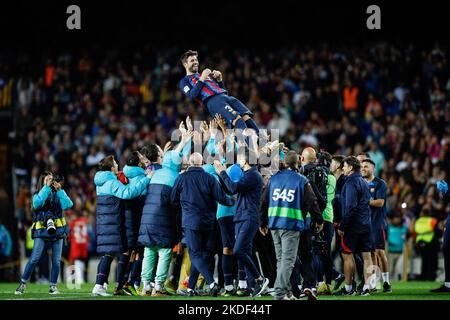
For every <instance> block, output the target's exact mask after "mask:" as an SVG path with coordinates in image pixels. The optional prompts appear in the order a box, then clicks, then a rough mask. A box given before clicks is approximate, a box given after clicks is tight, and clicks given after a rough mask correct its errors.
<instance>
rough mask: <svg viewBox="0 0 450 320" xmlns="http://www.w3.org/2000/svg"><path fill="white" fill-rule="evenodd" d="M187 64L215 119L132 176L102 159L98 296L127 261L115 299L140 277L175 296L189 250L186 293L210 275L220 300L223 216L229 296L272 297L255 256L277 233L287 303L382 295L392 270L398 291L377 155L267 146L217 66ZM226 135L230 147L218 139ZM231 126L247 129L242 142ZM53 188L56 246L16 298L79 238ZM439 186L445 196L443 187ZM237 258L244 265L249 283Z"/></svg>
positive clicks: (193, 60)
mask: <svg viewBox="0 0 450 320" xmlns="http://www.w3.org/2000/svg"><path fill="white" fill-rule="evenodd" d="M181 62H182V64H183V66H184V67H185V69H186V77H185V78H184V79H183V80H182V81H181V82H180V89H181V91H183V92H184V94H185V95H186V96H187V97H188V98H190V99H192V100H194V101H197V102H199V103H200V104H205V105H206V107H207V109H208V111H209V112H210V115H211V116H213V117H214V119H213V120H212V121H211V122H210V125H209V126H208V125H207V124H206V123H205V122H203V123H202V124H201V126H200V131H196V130H194V128H193V126H192V123H191V120H190V119H189V118H187V119H186V127H187V128H186V127H185V125H184V123H183V122H181V124H180V126H179V130H178V131H179V133H180V134H181V140H180V142H179V143H178V144H177V146H176V147H175V148H174V149H172V148H171V147H172V146H171V144H170V143H168V144H167V145H166V146H165V147H164V150H162V148H161V147H159V146H157V145H156V144H152V145H147V146H145V147H143V148H142V149H141V150H140V151H133V152H131V154H130V155H129V157H128V158H127V161H126V166H125V167H124V168H123V171H122V172H119V169H118V164H117V162H116V160H115V158H114V155H109V156H106V157H105V158H103V159H102V160H100V161H99V163H98V171H97V172H96V174H95V177H94V184H95V186H96V196H97V200H96V201H97V202H96V214H97V217H96V218H97V222H96V225H97V226H96V236H97V253H99V254H102V257H101V259H100V262H99V264H98V272H97V277H96V283H95V286H94V288H93V290H92V293H93V294H94V295H100V296H106V295H108V293H107V283H108V277H109V273H110V269H111V264H112V261H113V259H114V258H115V257H116V256H117V257H118V264H117V286H116V288H115V290H114V294H115V295H120V294H123V293H125V294H130V295H131V294H138V290H139V289H140V284H139V281H138V279H140V280H141V282H142V284H143V287H142V290H141V292H140V294H141V295H151V296H161V295H168V294H169V292H168V291H167V289H166V288H165V282H166V280H167V277H168V273H169V268H170V266H171V260H172V253H173V249H174V248H176V249H177V250H180V248H182V247H183V245H185V246H186V247H187V251H188V255H189V259H190V262H191V266H190V271H189V281H188V284H187V291H186V294H187V295H189V296H195V295H197V294H198V291H197V290H196V287H197V282H198V278H199V276H200V274H201V275H202V276H203V278H204V282H205V285H206V291H207V292H208V293H209V294H210V295H212V296H217V295H218V294H219V292H220V288H219V285H218V283H217V282H216V280H215V278H214V272H213V268H212V260H211V258H212V252H213V245H214V239H215V237H216V236H217V234H216V233H215V232H214V230H215V229H214V226H215V223H216V222H215V217H216V218H217V224H218V226H219V229H220V238H221V241H222V246H223V253H222V261H221V262H222V263H221V264H222V273H223V278H224V290H223V292H222V294H223V295H228V296H230V295H240V296H248V295H251V296H253V297H257V296H260V295H261V294H264V293H265V292H266V290H267V287H268V285H269V279H267V278H266V277H264V275H263V274H262V273H261V270H260V268H258V267H257V264H256V263H255V261H254V259H253V257H252V243H253V239H254V237H255V235H256V233H257V232H258V231H259V232H260V233H261V234H263V235H264V236H265V235H267V233H268V230H270V231H271V236H272V239H273V245H274V249H275V253H276V260H277V276H276V281H275V284H274V289H275V293H274V296H275V298H276V299H280V300H286V299H288V300H291V299H297V297H299V296H302V295H303V296H307V297H308V298H309V299H311V300H314V299H316V298H317V289H316V288H317V287H319V292H321V293H324V294H331V282H332V281H333V280H334V281H335V289H337V288H339V287H340V285H341V284H342V282H344V281H345V286H344V287H343V288H342V290H341V291H339V294H341V295H355V294H356V292H357V291H358V292H359V293H360V294H361V295H362V296H367V295H370V292H372V291H373V290H376V283H377V280H378V279H377V277H378V275H379V274H380V273H381V276H382V282H383V291H384V292H391V291H392V289H391V285H390V280H389V272H388V263H387V258H386V253H385V251H384V247H385V242H386V228H387V223H386V190H387V188H386V183H385V182H384V181H383V180H382V179H379V178H377V177H375V175H374V174H375V172H376V169H377V166H376V163H375V162H374V160H372V159H370V157H369V155H368V154H360V155H358V157H354V156H349V157H345V158H344V157H343V156H334V157H332V156H331V155H330V154H329V153H327V152H322V151H321V152H319V153H316V151H315V150H314V149H313V148H311V147H308V148H305V149H304V150H303V151H302V153H301V157H299V155H298V154H297V153H296V152H295V151H292V150H289V149H287V148H285V147H283V144H280V143H279V142H278V141H275V142H276V143H268V144H266V145H264V146H259V147H258V146H257V144H256V140H257V138H258V134H259V133H260V132H259V129H258V127H257V126H256V124H255V122H254V121H253V119H252V118H251V115H252V113H251V112H250V111H249V109H248V108H247V107H246V106H245V105H244V104H242V102H240V101H239V100H237V99H236V98H234V97H231V96H228V95H227V91H226V89H225V87H224V85H223V82H222V75H221V73H220V72H219V71H216V70H214V71H211V70H209V69H205V70H204V71H203V72H202V74H201V75H200V74H199V73H198V60H197V53H196V52H195V51H188V52H186V53H185V54H184V55H183V56H182V58H181ZM218 126H219V127H220V129H221V133H219V135H220V137H221V138H219V137H216V136H217V135H218V130H217V127H218ZM229 128H234V129H235V131H234V132H235V133H232V135H231V136H230V135H229V132H227V129H229ZM216 138H217V140H216ZM192 142H193V146H194V152H193V153H192V152H191V149H192ZM196 146H202V147H203V146H204V148H201V150H203V149H204V150H205V152H206V153H203V155H202V154H201V153H199V152H196V150H198V148H197V147H196ZM230 152H231V158H232V161H231V162H230V161H229V159H230ZM263 153H264V154H266V155H268V156H270V157H271V159H272V162H271V163H270V165H269V166H267V165H265V166H266V167H265V169H266V170H264V173H265V176H266V177H267V179H264V178H263V176H262V175H261V172H260V171H261V170H260V169H262V167H264V165H261V163H260V162H258V161H255V160H257V159H261V155H262V154H263ZM188 155H189V157H188ZM211 157H212V159H211ZM227 164H228V165H229V166H227ZM274 164H275V167H276V168H273V167H272V166H273V165H274ZM278 169H280V170H278ZM180 173H182V174H180ZM42 179H43V182H42V183H43V184H44V187H43V188H42V189H40V188H37V190H39V191H38V193H36V194H35V196H34V197H33V209H34V213H35V218H34V221H35V222H34V224H33V226H32V230H33V237H34V238H37V239H39V238H41V239H47V240H48V239H50V240H52V241H47V242H46V241H42V244H41V243H40V242H38V245H37V246H36V245H35V249H33V254H32V258H33V259H30V262H29V264H28V265H27V267H26V269H25V272H24V275H23V276H22V278H21V283H20V285H19V288H18V289H17V290H16V294H22V293H23V292H24V291H25V286H26V285H25V284H26V281H27V280H28V278H29V273H30V270H31V271H32V269H33V268H34V265H35V264H36V259H38V258H39V256H40V254H41V252H42V250H43V248H44V246H45V245H46V244H48V243H51V244H52V245H53V252H54V257H57V256H58V252H59V251H60V249H58V248H59V247H60V243H62V241H60V240H61V239H62V238H63V237H64V236H65V235H67V225H66V224H65V221H64V218H63V216H62V212H63V210H65V209H67V208H69V207H70V206H72V203H71V201H70V200H69V199H68V197H67V195H66V194H65V193H64V191H62V190H61V185H60V184H59V182H57V181H56V180H54V179H53V177H52V174H51V173H48V172H47V173H45V175H43V177H42ZM50 186H52V188H53V189H51V188H50ZM439 188H440V189H441V190H443V189H445V186H444V185H443V182H441V185H439ZM52 190H53V191H52ZM335 230H336V231H337V236H338V237H337V238H338V241H337V243H338V244H339V247H340V249H341V250H340V251H341V253H342V258H343V261H344V274H343V275H342V274H340V273H338V272H336V270H334V267H333V259H332V257H331V243H332V240H333V236H334V233H335ZM41 233H42V234H41ZM55 240H58V241H55ZM59 256H60V253H59ZM233 260H235V261H236V262H237V266H238V270H237V281H238V285H237V286H235V285H234V281H233V280H234V276H235V275H234V274H233V273H234V272H233ZM57 271H58V272H59V270H58V269H57V268H56V267H55V276H53V270H52V280H51V287H50V293H58V290H57V288H56V279H57V273H56V272H57ZM357 274H359V278H360V279H361V284H360V286H356V275H357ZM55 277H56V278H55ZM442 288H444V289H445V288H448V286H447V285H444V286H443V287H442ZM442 288H440V290H441V291H442V290H444V289H442Z"/></svg>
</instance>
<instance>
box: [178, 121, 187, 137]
mask: <svg viewBox="0 0 450 320" xmlns="http://www.w3.org/2000/svg"><path fill="white" fill-rule="evenodd" d="M178 130H180V131H181V134H183V133H184V132H186V127H185V126H184V122H183V121H181V122H180V125H179V126H178Z"/></svg>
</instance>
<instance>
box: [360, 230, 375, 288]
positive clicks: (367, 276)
mask: <svg viewBox="0 0 450 320" xmlns="http://www.w3.org/2000/svg"><path fill="white" fill-rule="evenodd" d="M373 245H374V242H373V237H372V234H371V233H370V232H368V233H364V234H359V235H358V241H357V249H358V252H361V255H362V258H363V261H364V286H363V289H362V292H361V295H362V296H367V295H369V294H370V290H371V289H375V288H376V281H374V280H375V279H376V268H377V266H376V265H375V264H374V262H373V260H372V250H373Z"/></svg>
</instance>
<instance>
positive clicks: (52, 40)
mask: <svg viewBox="0 0 450 320" xmlns="http://www.w3.org/2000/svg"><path fill="white" fill-rule="evenodd" d="M5 2H6V3H2V7H1V9H0V28H1V29H0V30H1V34H2V39H1V41H0V49H3V50H5V49H12V48H26V49H30V50H33V51H36V52H39V51H40V50H43V49H44V48H45V49H51V48H60V47H67V48H68V49H69V48H76V47H80V46H84V47H86V46H90V45H93V44H95V45H99V46H103V45H108V46H110V45H114V46H127V47H129V46H131V47H132V46H135V45H140V44H142V43H145V42H152V43H154V44H158V45H160V46H170V45H173V44H182V45H184V44H185V45H188V46H190V47H195V46H199V45H202V44H203V45H208V46H213V47H216V46H217V47H224V46H239V47H256V48H271V47H272V48H273V47H274V46H280V45H290V44H292V43H293V42H300V43H305V42H317V41H323V40H326V41H327V42H331V43H333V44H334V43H349V42H350V43H364V42H367V41H372V40H392V41H411V40H414V41H421V42H425V43H426V42H429V41H433V40H436V39H442V40H445V39H446V38H447V35H446V32H447V31H448V30H450V19H448V10H446V7H445V4H444V1H436V0H432V1H426V2H425V1H423V2H417V1H389V2H388V1H348V0H347V1H336V0H335V1H323V0H314V1H304V0H294V1H265V2H263V1H214V0H210V1H167V0H166V1H148V0H147V1H131V0H129V1H92V0H91V1H79V0H72V1H22V0H17V1H5ZM71 4H77V5H79V6H80V8H81V27H82V29H81V30H68V29H67V28H66V19H67V17H68V16H69V15H68V14H66V8H67V7H68V6H69V5H71ZM371 4H376V5H379V6H380V8H381V23H382V29H381V30H368V29H367V28H366V19H367V17H368V14H366V9H367V7H368V6H369V5H371Z"/></svg>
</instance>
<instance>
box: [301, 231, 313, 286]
mask: <svg viewBox="0 0 450 320" xmlns="http://www.w3.org/2000/svg"><path fill="white" fill-rule="evenodd" d="M311 235H312V234H311V230H309V229H308V230H303V231H302V232H301V233H300V244H299V258H300V263H301V266H300V272H301V275H302V278H303V288H315V287H316V272H315V270H314V264H313V255H312V243H311Z"/></svg>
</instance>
